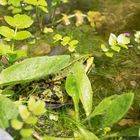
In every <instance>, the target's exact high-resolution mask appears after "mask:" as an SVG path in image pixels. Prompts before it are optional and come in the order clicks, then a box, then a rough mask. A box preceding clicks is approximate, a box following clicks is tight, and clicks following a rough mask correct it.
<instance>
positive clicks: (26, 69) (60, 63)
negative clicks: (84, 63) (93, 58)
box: [0, 55, 70, 85]
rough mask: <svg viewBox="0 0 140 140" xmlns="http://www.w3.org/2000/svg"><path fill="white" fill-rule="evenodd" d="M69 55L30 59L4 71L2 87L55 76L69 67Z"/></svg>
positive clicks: (1, 77)
mask: <svg viewBox="0 0 140 140" xmlns="http://www.w3.org/2000/svg"><path fill="white" fill-rule="evenodd" d="M69 60H70V56H69V55H60V56H42V57H34V58H28V59H25V60H24V61H22V62H20V63H18V64H14V65H12V66H10V67H8V68H6V69H4V70H3V71H2V72H1V74H0V85H14V84H17V83H22V82H29V81H32V80H35V79H39V78H42V77H44V76H47V75H49V74H54V73H56V72H58V71H60V70H61V69H63V68H64V67H65V66H67V65H68V63H69Z"/></svg>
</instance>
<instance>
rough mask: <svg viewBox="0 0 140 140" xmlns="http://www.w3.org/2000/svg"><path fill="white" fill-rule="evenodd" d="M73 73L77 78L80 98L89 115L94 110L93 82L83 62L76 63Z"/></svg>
mask: <svg viewBox="0 0 140 140" xmlns="http://www.w3.org/2000/svg"><path fill="white" fill-rule="evenodd" d="M73 75H74V77H75V79H76V85H77V88H78V94H79V97H80V100H81V102H82V104H83V107H84V110H85V112H86V115H87V116H88V115H89V114H90V113H91V111H92V98H93V92H92V88H91V83H90V81H89V79H88V77H87V75H86V72H85V70H84V67H83V65H82V64H81V63H79V62H77V63H76V64H75V65H74V70H73Z"/></svg>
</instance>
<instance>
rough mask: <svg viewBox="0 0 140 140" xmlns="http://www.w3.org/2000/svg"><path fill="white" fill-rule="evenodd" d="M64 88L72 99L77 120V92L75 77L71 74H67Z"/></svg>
mask: <svg viewBox="0 0 140 140" xmlns="http://www.w3.org/2000/svg"><path fill="white" fill-rule="evenodd" d="M65 88H66V91H67V93H68V95H69V96H71V97H72V99H73V102H74V107H75V112H76V120H79V93H78V87H77V83H76V79H75V77H74V75H73V74H70V75H68V76H67V79H66V84H65Z"/></svg>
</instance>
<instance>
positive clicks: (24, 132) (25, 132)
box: [20, 129, 33, 137]
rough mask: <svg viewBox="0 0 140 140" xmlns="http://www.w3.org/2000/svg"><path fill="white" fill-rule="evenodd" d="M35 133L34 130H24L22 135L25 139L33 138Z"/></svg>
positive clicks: (21, 132)
mask: <svg viewBox="0 0 140 140" xmlns="http://www.w3.org/2000/svg"><path fill="white" fill-rule="evenodd" d="M32 133H33V130H32V129H22V130H21V131H20V134H21V135H22V136H23V137H29V136H31V135H32Z"/></svg>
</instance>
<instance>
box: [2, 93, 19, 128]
mask: <svg viewBox="0 0 140 140" xmlns="http://www.w3.org/2000/svg"><path fill="white" fill-rule="evenodd" d="M17 115H18V109H17V107H16V106H15V104H14V103H13V102H12V101H11V100H10V99H8V98H6V97H5V96H2V95H1V96H0V128H7V127H9V120H11V119H13V118H16V117H17Z"/></svg>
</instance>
